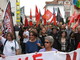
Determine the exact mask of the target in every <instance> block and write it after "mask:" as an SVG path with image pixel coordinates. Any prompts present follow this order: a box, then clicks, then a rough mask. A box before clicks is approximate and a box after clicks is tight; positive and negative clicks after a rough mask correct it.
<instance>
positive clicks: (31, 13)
mask: <svg viewBox="0 0 80 60" xmlns="http://www.w3.org/2000/svg"><path fill="white" fill-rule="evenodd" d="M30 19H31V20H32V11H31V9H30Z"/></svg>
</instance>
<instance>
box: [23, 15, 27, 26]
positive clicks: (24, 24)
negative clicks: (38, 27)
mask: <svg viewBox="0 0 80 60" xmlns="http://www.w3.org/2000/svg"><path fill="white" fill-rule="evenodd" d="M24 26H25V27H27V26H28V19H27V17H26V16H25V24H24Z"/></svg>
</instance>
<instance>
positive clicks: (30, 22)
mask: <svg viewBox="0 0 80 60" xmlns="http://www.w3.org/2000/svg"><path fill="white" fill-rule="evenodd" d="M29 25H30V26H32V25H33V23H32V11H31V9H30V21H29Z"/></svg>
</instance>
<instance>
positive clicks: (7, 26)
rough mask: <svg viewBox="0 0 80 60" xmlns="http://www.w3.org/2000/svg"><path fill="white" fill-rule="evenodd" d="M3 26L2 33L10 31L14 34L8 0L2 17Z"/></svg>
mask: <svg viewBox="0 0 80 60" xmlns="http://www.w3.org/2000/svg"><path fill="white" fill-rule="evenodd" d="M3 27H4V34H5V32H12V33H13V34H14V28H13V19H12V15H11V4H10V1H9V2H8V4H7V7H6V11H5V15H4V19H3Z"/></svg>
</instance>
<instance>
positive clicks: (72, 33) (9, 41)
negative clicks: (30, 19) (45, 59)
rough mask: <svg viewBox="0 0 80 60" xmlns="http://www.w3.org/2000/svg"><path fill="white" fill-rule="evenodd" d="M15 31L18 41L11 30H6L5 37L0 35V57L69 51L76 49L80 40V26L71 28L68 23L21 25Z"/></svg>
mask: <svg viewBox="0 0 80 60" xmlns="http://www.w3.org/2000/svg"><path fill="white" fill-rule="evenodd" d="M17 31H19V33H18V36H17V37H19V39H20V40H19V43H18V42H17V41H16V40H15V39H14V35H12V33H11V32H7V34H6V36H5V37H2V36H0V41H1V42H2V44H3V45H4V48H3V52H2V54H1V56H2V57H4V56H13V55H18V54H26V53H35V52H45V51H61V52H70V51H74V50H76V49H77V45H78V43H79V42H80V26H78V27H76V29H72V28H71V26H70V25H65V24H64V25H60V26H54V25H53V24H50V25H42V24H40V25H39V26H38V27H36V25H33V26H28V27H25V26H24V25H21V26H20V28H19V30H17ZM20 47H21V48H20ZM20 50H21V52H20Z"/></svg>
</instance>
